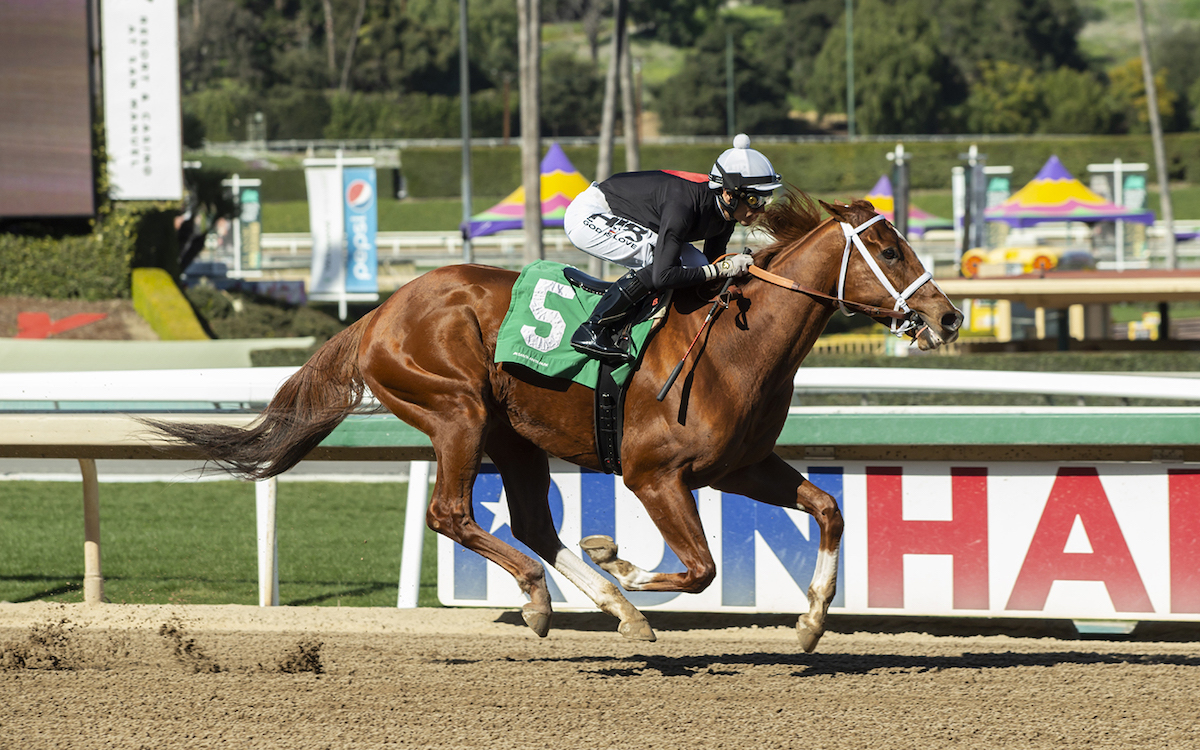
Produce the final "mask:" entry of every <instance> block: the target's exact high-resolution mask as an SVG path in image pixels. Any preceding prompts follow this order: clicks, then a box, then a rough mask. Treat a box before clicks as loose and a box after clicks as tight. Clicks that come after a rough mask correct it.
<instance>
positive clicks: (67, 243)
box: [0, 203, 179, 300]
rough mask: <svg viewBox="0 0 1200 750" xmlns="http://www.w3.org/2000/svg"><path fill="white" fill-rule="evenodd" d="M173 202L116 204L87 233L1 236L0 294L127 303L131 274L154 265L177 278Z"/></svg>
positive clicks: (176, 210) (7, 234)
mask: <svg viewBox="0 0 1200 750" xmlns="http://www.w3.org/2000/svg"><path fill="white" fill-rule="evenodd" d="M177 213H178V205H177V204H175V203H120V204H117V205H116V206H115V207H114V208H112V209H105V210H104V211H103V212H102V213H101V214H100V216H99V217H98V218H97V219H96V221H95V222H94V223H93V228H92V231H91V232H90V233H88V234H78V235H69V234H53V233H49V232H46V233H42V234H34V233H32V232H27V233H25V234H12V233H2V234H0V295H4V296H17V295H25V296H34V297H46V298H51V299H86V300H102V299H128V298H129V296H130V269H131V268H132V267H134V266H159V267H162V268H165V269H167V270H168V271H169V272H171V273H172V274H175V275H178V265H179V261H178V245H177V242H176V240H175V234H174V224H173V221H174V217H175V215H176V214H177Z"/></svg>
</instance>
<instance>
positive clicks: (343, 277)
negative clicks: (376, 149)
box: [304, 154, 379, 303]
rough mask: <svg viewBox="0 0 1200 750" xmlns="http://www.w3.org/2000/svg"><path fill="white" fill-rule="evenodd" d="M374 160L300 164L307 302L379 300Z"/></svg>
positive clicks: (324, 161) (313, 161) (320, 161)
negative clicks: (308, 240) (307, 246)
mask: <svg viewBox="0 0 1200 750" xmlns="http://www.w3.org/2000/svg"><path fill="white" fill-rule="evenodd" d="M374 165H375V160H374V159H346V158H342V157H341V156H340V154H339V156H338V157H337V158H334V159H305V160H304V179H305V185H306V187H307V189H308V211H309V226H310V229H311V231H312V280H311V282H310V284H309V290H310V293H309V298H310V299H316V300H337V301H340V302H343V303H344V302H345V301H346V300H359V301H373V300H376V299H378V298H379V283H378V263H377V254H376V235H377V233H378V227H379V220H378V201H377V195H378V191H377V190H376V184H375V166H374Z"/></svg>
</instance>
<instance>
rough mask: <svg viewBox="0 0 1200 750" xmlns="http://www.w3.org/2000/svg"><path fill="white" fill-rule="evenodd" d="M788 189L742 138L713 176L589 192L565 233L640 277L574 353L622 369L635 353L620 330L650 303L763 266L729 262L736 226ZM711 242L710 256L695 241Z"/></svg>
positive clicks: (616, 184) (630, 277) (619, 179)
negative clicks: (617, 336)
mask: <svg viewBox="0 0 1200 750" xmlns="http://www.w3.org/2000/svg"><path fill="white" fill-rule="evenodd" d="M780 185H781V183H780V177H779V175H777V174H776V173H775V169H774V168H773V167H772V166H771V162H770V161H768V160H767V157H765V156H763V155H762V154H761V153H759V152H758V151H755V150H754V149H752V148H750V138H749V136H747V135H745V134H744V133H743V134H740V135H738V136H737V137H736V138H734V139H733V148H730V149H726V150H725V151H724V152H723V153H722V154H721V155H720V156H719V157H717V161H716V163H715V164H713V166H712V169H711V170H709V173H708V174H707V175H703V174H695V173H692V172H678V171H674V170H663V171H654V172H625V173H622V174H616V175H613V176H612V177H610V178H608V179H607V180H605V181H604V182H601V183H599V184H596V183H592V185H591V187H589V188H588V189H587V190H584V191H583V192H582V193H580V194H579V195H578V196H577V197H576V198H575V200H573V201H572V202H571V205H570V206H568V207H567V212H566V216H565V217H564V219H563V227H564V229H566V232H567V237H568V238H569V239H570V240H571V242H572V243H573V244H574V245H575V246H576V247H578V248H579V249H580V250H582V251H584V252H585V253H588V254H589V255H594V256H596V257H598V258H603V259H605V260H609V261H612V262H614V263H618V264H620V265H622V266H625V267H627V268H629V269H631V270H630V271H629V272H628V273H627V274H625V275H624V276H622V277H621V278H620V279H618V280H617V281H615V282H613V284H612V286H611V287H609V289H608V291H607V292H605V293H604V296H602V297H601V298H600V301H599V303H597V305H596V309H595V311H594V312H593V313H592V316H591V317H590V318H588V320H587V321H586V322H584V323H583V325H581V326H579V329H578V330H576V331H575V334H574V335H573V336H572V337H571V346H573V347H575V349H576V350H578V351H580V352H584V353H586V354H588V355H590V356H593V357H597V358H600V359H603V360H606V361H611V362H613V363H614V364H619V363H622V362H627V361H629V359H630V357H629V354H628V353H626V352H625V351H624V350H622V349H621V348H619V347H618V346H616V344H615V343H614V342H613V332H614V330H615V329H616V328H618V327H619V325H620V324H621V323H622V321H623V320H624V318H625V316H626V315H627V314H628V313H629V311H630V310H631V309H632V308H633V306H634V305H635V304H636V303H637V302H639V301H640V300H641V299H642V298H643V297H645V296H647V295H648V294H650V293H651V292H655V291H658V290H661V289H675V288H679V287H686V286H694V285H696V284H700V283H703V282H705V281H710V280H712V279H715V278H718V277H725V278H732V277H735V276H739V275H741V274H744V273H746V272H747V270H748V269H749V267H750V266H751V265H753V263H754V261H753V260H752V259H751V258H750V256H749V255H745V254H742V255H735V256H733V257H731V258H726V259H725V260H723V261H721V263H720V264H715V263H713V262H712V261H713V260H715V259H716V258H719V257H720V256H721V255H723V254H725V252H726V250H725V248H726V245H727V244H728V243H729V238H730V237H731V236H732V235H733V229H734V225H735V224H741V225H742V226H749V225H750V223H751V222H752V221H753V220H754V218H755V217H756V215H757V214H758V213H759V212H760V211H762V210H763V209H764V208H766V206H767V203H769V202H770V200H771V196H772V194H773V193H774V191H775V190H776V189H777V188H779V187H780ZM700 240H704V252H703V253H701V252H700V251H699V250H698V249H696V248H695V247H694V246H692V245H691V244H690V243H692V242H699V241H700Z"/></svg>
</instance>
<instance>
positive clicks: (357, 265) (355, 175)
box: [342, 166, 379, 294]
mask: <svg viewBox="0 0 1200 750" xmlns="http://www.w3.org/2000/svg"><path fill="white" fill-rule="evenodd" d="M378 194H379V193H378V191H377V190H376V189H375V167H374V166H370V167H348V168H345V169H343V170H342V197H343V199H344V204H345V208H344V211H343V213H344V214H345V216H346V238H347V245H348V251H349V255H348V257H347V259H346V291H347V292H354V293H362V292H369V293H371V294H377V293H378V292H379V281H378V270H379V264H378V261H377V260H376V246H375V243H376V234H377V233H378V231H379V207H378V201H377V199H376V196H377V195H378Z"/></svg>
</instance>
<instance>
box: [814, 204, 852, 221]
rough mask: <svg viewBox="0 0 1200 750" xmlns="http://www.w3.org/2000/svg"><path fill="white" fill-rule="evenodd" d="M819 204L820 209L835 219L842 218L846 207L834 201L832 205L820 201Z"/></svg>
mask: <svg viewBox="0 0 1200 750" xmlns="http://www.w3.org/2000/svg"><path fill="white" fill-rule="evenodd" d="M820 203H821V208H823V209H825V211H826V212H827V213H828V214H829V215H830V216H834V217H837V218H838V219H841V218H844V215H843V214H844V212H845V210H846V206H843V205H842V204H840V203H838V202H837V201H834V202H833V203H832V204H831V203H826V202H825V201H820Z"/></svg>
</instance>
